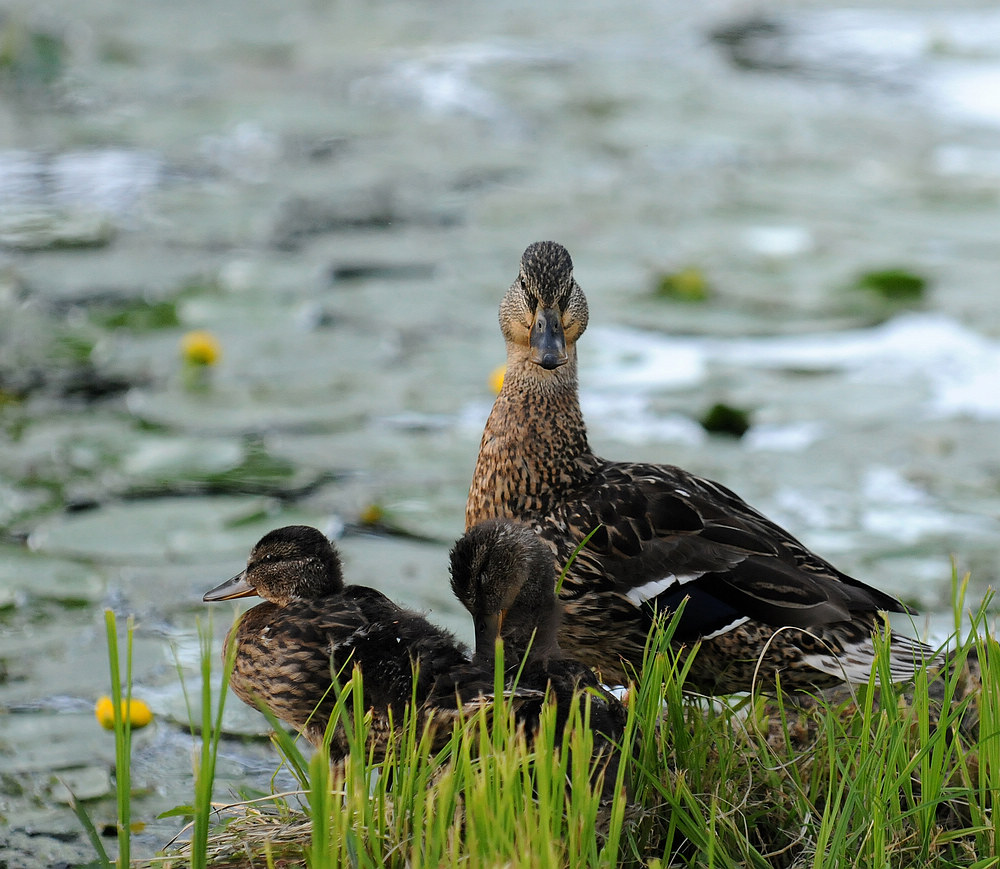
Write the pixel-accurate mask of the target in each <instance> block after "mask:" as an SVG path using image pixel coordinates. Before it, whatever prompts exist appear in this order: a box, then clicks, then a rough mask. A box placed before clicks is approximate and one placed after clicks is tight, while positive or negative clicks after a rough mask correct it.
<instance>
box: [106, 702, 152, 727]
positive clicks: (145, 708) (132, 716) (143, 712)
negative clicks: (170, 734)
mask: <svg viewBox="0 0 1000 869" xmlns="http://www.w3.org/2000/svg"><path fill="white" fill-rule="evenodd" d="M124 702H125V701H124V700H122V703H123V704H124ZM94 715H96V716H97V720H98V722H99V723H100V725H101V727H103V728H104V729H105V730H114V729H115V707H114V704H113V703H112V702H111V698H110V697H101V698H100V699H99V700H98V701H97V705H96V706H95V707H94ZM128 717H129V721H130V722H131V723H132V729H133V730H138V729H139V728H140V727H145V726H146V725H147V724H149V722H151V721H152V720H153V710H152V709H150V708H149V704H147V703H146V702H145V701H143V700H139V699H137V698H135V697H133V698H132V700H131V701H130V702H129V705H128Z"/></svg>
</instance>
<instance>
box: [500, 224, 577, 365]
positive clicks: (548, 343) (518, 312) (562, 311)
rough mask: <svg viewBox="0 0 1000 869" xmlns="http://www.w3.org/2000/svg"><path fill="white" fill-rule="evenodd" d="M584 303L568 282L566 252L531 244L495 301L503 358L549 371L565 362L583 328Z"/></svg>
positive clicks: (546, 243)
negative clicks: (514, 276)
mask: <svg viewBox="0 0 1000 869" xmlns="http://www.w3.org/2000/svg"><path fill="white" fill-rule="evenodd" d="M587 318H588V311H587V300H586V298H585V297H584V295H583V291H582V290H581V289H580V287H579V285H578V284H577V282H576V281H575V280H574V278H573V260H572V259H571V258H570V255H569V251H567V250H566V248H564V247H563V246H562V245H561V244H558V243H557V242H554V241H536V242H535V243H534V244H531V245H528V247H527V249H526V250H525V251H524V253H523V254H522V256H521V268H520V271H519V272H518V275H517V279H516V280H515V281H514V283H513V284H511V287H510V289H509V290H508V291H507V293H506V295H505V296H504V297H503V301H502V302H501V303H500V328H501V330H502V331H503V335H504V338H505V340H506V341H507V350H508V356H513V357H514V358H513V359H509V360H508V361H520V360H521V359H527V360H528V361H530V362H531V363H533V364H535V365H538V366H539V367H541V368H544V369H545V370H547V371H551V370H553V369H555V368H559V367H561V366H563V365H565V364H566V363H567V362H569V361H570V356H571V353H572V352H573V345H574V344H575V343H576V340H577V339H578V338H579V337H580V336H581V335H582V334H583V331H584V329H586V328H587Z"/></svg>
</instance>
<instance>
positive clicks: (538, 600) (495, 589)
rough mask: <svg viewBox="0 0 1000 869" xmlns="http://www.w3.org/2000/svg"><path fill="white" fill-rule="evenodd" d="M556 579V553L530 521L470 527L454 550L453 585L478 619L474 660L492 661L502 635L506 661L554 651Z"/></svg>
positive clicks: (492, 522)
mask: <svg viewBox="0 0 1000 869" xmlns="http://www.w3.org/2000/svg"><path fill="white" fill-rule="evenodd" d="M555 582H556V578H555V568H554V565H553V561H552V552H551V551H550V550H549V548H548V546H546V544H545V543H544V542H543V541H542V540H541V539H540V538H539V537H538V536H537V535H536V534H535V533H534V531H532V530H531V529H530V528H528V527H527V526H526V525H519V524H517V523H515V522H511V521H509V520H506V519H490V520H487V521H485V522H480V523H479V524H478V525H475V526H474V527H472V528H470V529H469V531H467V532H466V533H465V535H464V536H463V537H462V538H461V539H460V540H459V541H458V542H457V543H456V544H455V546H454V548H453V549H452V551H451V587H452V590H453V591H454V592H455V596H456V597H457V598H458V599H459V600H460V601H461V602H462V605H463V606H464V607H465V608H466V609H467V610H468V611H469V612H470V613H471V614H472V618H473V620H474V622H475V626H476V659H477V660H478V661H491V660H492V659H493V656H494V649H495V643H496V640H497V638H498V637H500V638H502V639H503V641H504V646H505V651H506V652H507V658H508V663H509V662H510V661H511V660H514V661H516V660H519V659H520V658H521V657H522V656H523V655H524V654H525V652H526V651H528V652H529V655H530V657H532V658H536V657H542V658H547V657H550V656H552V655H554V654H556V653H557V652H558V646H557V644H556V632H557V630H558V628H559V618H560V615H561V609H560V606H559V603H558V601H557V600H556V596H555ZM529 647H530V648H529Z"/></svg>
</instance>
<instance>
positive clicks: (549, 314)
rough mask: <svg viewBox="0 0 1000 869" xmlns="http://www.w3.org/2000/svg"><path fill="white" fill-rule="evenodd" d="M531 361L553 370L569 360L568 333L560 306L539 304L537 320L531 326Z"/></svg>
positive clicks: (536, 313) (536, 314)
mask: <svg viewBox="0 0 1000 869" xmlns="http://www.w3.org/2000/svg"><path fill="white" fill-rule="evenodd" d="M530 344H531V361H532V362H534V363H535V364H536V365H541V366H542V368H544V369H546V370H547V371H552V370H553V369H554V368H558V367H559V366H560V365H565V364H566V363H567V362H569V354H567V353H566V335H565V334H564V333H563V326H562V316H561V314H560V312H559V309H558V308H543V307H542V306H541V305H539V306H538V310H537V311H536V312H535V322H534V323H532V326H531V341H530Z"/></svg>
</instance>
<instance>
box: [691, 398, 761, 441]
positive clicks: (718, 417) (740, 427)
mask: <svg viewBox="0 0 1000 869" xmlns="http://www.w3.org/2000/svg"><path fill="white" fill-rule="evenodd" d="M699 422H700V423H701V425H702V428H704V429H705V431H708V432H711V433H712V434H725V435H732V436H733V437H737V438H741V437H743V435H745V434H746V432H747V429H749V428H750V411H748V410H744V409H743V408H740V407H733V406H732V405H731V404H724V403H722V402H718V403H716V404H713V405H712V406H711V407H710V408H709V409H708V410H707V411H706V413H705V415H704V416H703V417H702V418H701V419H700V420H699Z"/></svg>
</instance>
